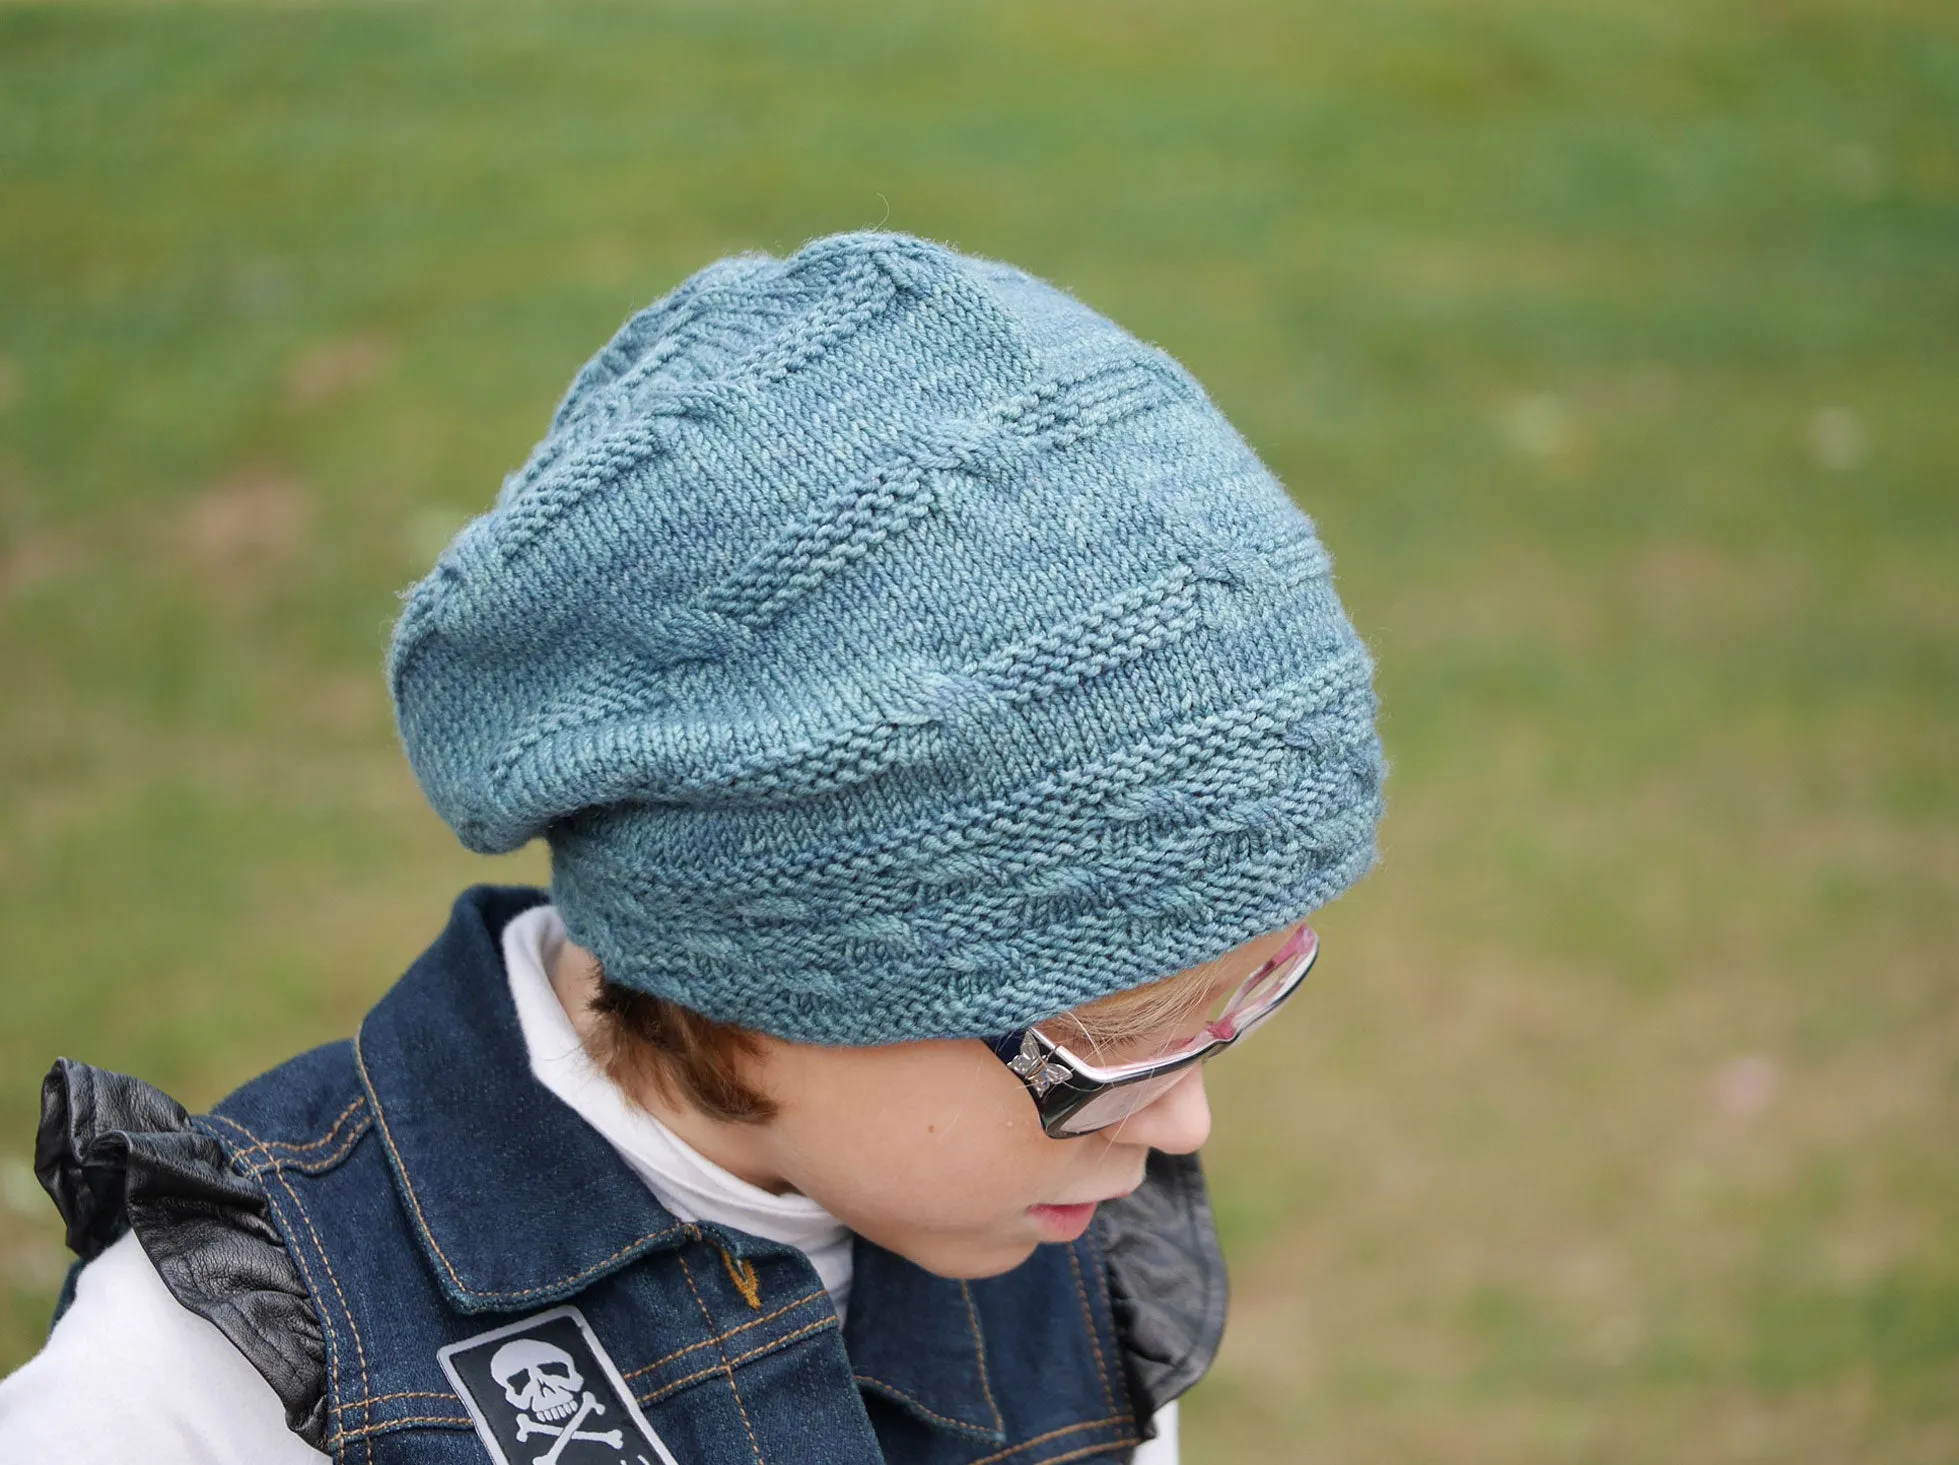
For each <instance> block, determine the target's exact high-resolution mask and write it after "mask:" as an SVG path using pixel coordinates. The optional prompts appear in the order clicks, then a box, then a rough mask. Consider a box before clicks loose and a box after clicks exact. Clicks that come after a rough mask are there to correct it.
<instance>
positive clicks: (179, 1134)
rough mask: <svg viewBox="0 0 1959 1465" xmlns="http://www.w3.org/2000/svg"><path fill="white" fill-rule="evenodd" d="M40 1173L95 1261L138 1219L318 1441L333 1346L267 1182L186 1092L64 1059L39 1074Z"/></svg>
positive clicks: (83, 1250)
mask: <svg viewBox="0 0 1959 1465" xmlns="http://www.w3.org/2000/svg"><path fill="white" fill-rule="evenodd" d="M34 1173H35V1174H36V1175H37V1176H38V1177H39V1178H40V1181H41V1184H42V1186H43V1187H45V1188H46V1190H47V1192H48V1194H49V1195H50V1196H52V1197H53V1198H54V1203H55V1206H56V1208H57V1209H58V1210H59V1211H60V1212H61V1218H62V1220H63V1221H65V1222H66V1223H67V1227H68V1245H69V1247H70V1248H71V1249H72V1250H73V1251H74V1252H75V1254H76V1255H77V1256H79V1257H80V1258H81V1259H82V1260H83V1261H84V1262H89V1261H93V1260H94V1259H95V1258H96V1257H97V1256H100V1255H101V1254H102V1252H103V1251H104V1250H105V1249H107V1248H108V1246H109V1245H110V1244H111V1243H113V1242H114V1241H116V1240H117V1239H119V1238H120V1237H121V1236H122V1234H123V1233H124V1232H125V1231H131V1230H133V1231H134V1232H135V1233H136V1239H137V1240H138V1241H139V1242H141V1243H142V1246H143V1250H144V1252H145V1253H146V1254H147V1255H148V1256H149V1259H150V1262H151V1264H152V1265H153V1266H155V1268H156V1270H157V1274H158V1275H159V1276H160V1277H162V1278H163V1283H164V1285H165V1286H166V1287H168V1288H169V1289H170V1292H171V1294H172V1295H173V1296H174V1297H175V1298H176V1299H177V1300H178V1301H179V1302H181V1303H182V1304H183V1305H184V1306H185V1307H187V1308H189V1309H190V1310H191V1311H192V1312H194V1313H196V1314H197V1315H198V1316H199V1317H202V1318H206V1319H208V1320H209V1321H210V1322H211V1323H213V1324H214V1325H215V1326H216V1327H217V1329H218V1331H219V1332H221V1333H223V1334H224V1335H225V1337H226V1338H228V1339H230V1340H231V1342H232V1344H233V1346H235V1347H236V1348H237V1349H238V1351H239V1352H240V1353H242V1354H244V1355H245V1357H246V1359H247V1360H248V1361H249V1362H250V1363H251V1365H252V1367H253V1368H255V1369H257V1370H258V1372H259V1373H260V1374H261V1375H262V1376H263V1377H264V1379H265V1381H266V1382H267V1383H268V1384H270V1385H271V1386H272V1389H273V1391H274V1392H275V1393H276V1394H278V1396H279V1400H280V1402H281V1403H282V1404H284V1405H285V1410H286V1423H287V1424H288V1425H289V1426H290V1427H291V1428H292V1431H293V1433H295V1434H297V1435H298V1436H299V1437H300V1438H301V1439H303V1440H305V1441H306V1443H307V1444H309V1445H311V1446H313V1448H314V1449H316V1450H317V1449H323V1448H324V1445H323V1442H324V1441H325V1439H326V1414H327V1405H326V1349H325V1342H324V1339H323V1337H322V1335H321V1332H320V1323H319V1318H318V1316H317V1315H316V1314H315V1313H314V1311H313V1304H312V1301H311V1299H310V1298H309V1297H308V1295H307V1291H306V1285H305V1283H304V1282H303V1281H302V1280H301V1279H300V1275H299V1269H298V1268H297V1267H296V1266H295V1265H294V1264H293V1259H292V1256H291V1254H290V1253H289V1252H288V1251H287V1250H286V1248H285V1244H284V1243H283V1241H281V1239H280V1236H279V1232H278V1230H277V1228H276V1227H275V1226H274V1225H273V1224H272V1221H271V1219H270V1217H269V1216H268V1214H267V1206H266V1201H265V1196H264V1194H263V1193H262V1192H261V1191H260V1190H259V1188H258V1186H257V1184H256V1183H255V1182H253V1181H252V1180H250V1179H248V1178H246V1177H245V1176H242V1175H240V1174H238V1173H237V1172H236V1171H234V1170H233V1169H232V1168H231V1161H230V1157H229V1156H228V1155H227V1154H226V1152H225V1149H224V1146H222V1145H220V1144H219V1143H218V1142H217V1141H216V1140H215V1139H213V1138H212V1137H211V1136H209V1135H207V1134H204V1133H203V1132H201V1131H200V1130H198V1129H196V1128H194V1127H193V1126H192V1125H191V1122H190V1116H189V1115H188V1114H187V1113H185V1111H184V1107H183V1105H181V1104H179V1103H178V1102H177V1101H176V1100H175V1099H173V1098H171V1097H170V1096H169V1095H168V1094H166V1093H164V1092H163V1091H162V1090H161V1089H158V1088H154V1087H152V1086H151V1085H149V1084H146V1083H144V1082H143V1081H142V1080H140V1079H134V1078H130V1077H129V1076H128V1075H126V1074H120V1073H111V1072H109V1071H108V1070H107V1069H102V1068H91V1067H90V1066H89V1065H88V1064H86V1063H76V1062H74V1061H73V1060H72V1059H67V1058H60V1059H56V1060H55V1064H54V1067H53V1068H52V1069H50V1070H49V1072H48V1076H47V1078H46V1080H45V1081H44V1082H43V1083H42V1085H41V1128H40V1133H39V1135H38V1136H37V1137H36V1139H35V1143H34Z"/></svg>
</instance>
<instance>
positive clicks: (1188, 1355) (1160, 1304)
mask: <svg viewBox="0 0 1959 1465" xmlns="http://www.w3.org/2000/svg"><path fill="white" fill-rule="evenodd" d="M1096 1225H1097V1226H1098V1227H1099V1228H1100V1231H1099V1234H1100V1237H1101V1240H1102V1248H1103V1250H1104V1251H1105V1252H1106V1253H1107V1255H1108V1258H1109V1295H1110V1300H1111V1302H1112V1303H1113V1305H1114V1309H1115V1324H1116V1334H1117V1336H1118V1337H1119V1338H1120V1339H1121V1340H1122V1363H1123V1372H1124V1376H1125V1377H1126V1378H1127V1380H1128V1382H1129V1393H1130V1396H1131V1398H1133V1399H1134V1400H1135V1401H1136V1407H1137V1413H1138V1415H1139V1416H1140V1418H1139V1421H1138V1422H1139V1423H1140V1424H1141V1425H1142V1427H1143V1428H1144V1429H1145V1430H1148V1428H1149V1420H1150V1416H1152V1415H1153V1414H1155V1413H1156V1411H1157V1410H1159V1409H1161V1408H1162V1407H1163V1406H1164V1405H1165V1404H1168V1403H1169V1402H1170V1401H1171V1400H1172V1399H1174V1398H1176V1397H1177V1396H1178V1395H1179V1394H1181V1393H1183V1392H1184V1391H1185V1390H1186V1389H1188V1388H1189V1387H1190V1386H1191V1385H1192V1384H1194V1383H1196V1382H1197V1381H1198V1380H1199V1379H1201V1378H1202V1377H1204V1373H1205V1370H1207V1369H1208V1368H1210V1366H1211V1360H1212V1359H1213V1358H1215V1357H1216V1356H1217V1351H1218V1343H1219V1341H1220V1340H1221V1339H1222V1338H1223V1337H1224V1313H1225V1302H1226V1296H1227V1291H1228V1289H1227V1285H1226V1279H1225V1269H1224V1253H1223V1251H1222V1250H1221V1249H1220V1248H1219V1246H1218V1233H1217V1226H1216V1224H1215V1223H1214V1222H1213V1220H1212V1218H1211V1201H1210V1197H1209V1196H1208V1195H1207V1194H1206V1192H1205V1189H1204V1171H1203V1168H1202V1167H1201V1166H1200V1165H1199V1164H1198V1161H1197V1156H1195V1155H1166V1154H1164V1153H1162V1152H1161V1151H1158V1150H1152V1151H1150V1158H1149V1168H1148V1170H1147V1171H1146V1172H1145V1175H1144V1178H1143V1183H1142V1185H1141V1186H1139V1187H1138V1188H1137V1189H1136V1191H1135V1192H1134V1193H1133V1194H1131V1195H1127V1196H1124V1197H1123V1198H1122V1199H1121V1200H1118V1201H1110V1202H1109V1203H1108V1204H1106V1205H1104V1206H1103V1207H1102V1209H1101V1210H1100V1212H1098V1213H1097V1216H1096Z"/></svg>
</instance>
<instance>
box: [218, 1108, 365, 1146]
mask: <svg viewBox="0 0 1959 1465" xmlns="http://www.w3.org/2000/svg"><path fill="white" fill-rule="evenodd" d="M366 1102H367V1096H366V1095H365V1094H361V1095H357V1096H356V1097H355V1099H354V1102H353V1103H351V1104H349V1105H348V1106H347V1107H346V1108H344V1109H342V1110H341V1111H340V1114H339V1116H338V1117H337V1118H336V1119H335V1120H334V1121H333V1123H332V1124H330V1125H328V1126H327V1132H326V1133H325V1134H323V1135H321V1136H320V1137H319V1138H318V1139H315V1140H307V1141H305V1142H303V1143H302V1142H300V1141H297V1140H283V1139H256V1136H255V1137H254V1138H255V1140H256V1142H255V1143H254V1144H252V1145H250V1146H249V1147H247V1148H246V1149H243V1150H240V1151H239V1152H238V1154H237V1155H236V1156H235V1157H234V1158H237V1159H241V1160H242V1159H243V1158H244V1157H245V1156H246V1155H264V1156H265V1157H266V1158H267V1159H270V1158H271V1157H272V1151H274V1150H292V1151H295V1152H304V1151H306V1150H317V1149H319V1148H320V1147H321V1146H322V1145H326V1144H331V1143H332V1142H333V1137H334V1136H335V1135H336V1134H338V1133H339V1132H340V1126H341V1125H343V1124H345V1123H346V1122H347V1119H348V1116H349V1115H351V1114H352V1113H353V1112H354V1111H355V1110H356V1109H358V1108H360V1106H361V1105H362V1104H365V1103H366ZM210 1117H211V1118H213V1119H218V1118H222V1117H223V1116H222V1115H217V1114H213V1115H211V1116H210ZM227 1122H230V1121H227ZM237 1127H238V1128H239V1129H240V1130H242V1131H244V1132H245V1133H250V1131H249V1130H245V1127H244V1126H243V1125H242V1124H241V1125H238V1126H237Z"/></svg>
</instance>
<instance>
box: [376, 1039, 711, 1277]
mask: <svg viewBox="0 0 1959 1465" xmlns="http://www.w3.org/2000/svg"><path fill="white" fill-rule="evenodd" d="M354 1067H355V1068H357V1069H359V1070H360V1076H361V1082H362V1083H363V1084H365V1085H366V1086H367V1092H368V1097H369V1098H370V1099H372V1101H373V1104H374V1123H375V1125H376V1126H377V1127H378V1128H379V1129H380V1131H381V1142H382V1143H383V1144H385V1145H386V1146H387V1147H388V1153H389V1154H390V1155H392V1156H394V1161H395V1168H396V1170H397V1172H398V1173H399V1174H400V1176H401V1188H402V1190H403V1191H404V1192H405V1193H406V1194H407V1196H408V1206H409V1209H410V1210H412V1211H414V1213H415V1229H416V1230H418V1231H420V1232H421V1233H422V1239H423V1240H424V1241H426V1242H427V1243H428V1248H429V1250H430V1251H431V1252H432V1253H434V1255H435V1259H436V1260H437V1261H439V1262H441V1263H442V1270H443V1271H445V1272H447V1273H448V1274H449V1280H450V1281H451V1282H453V1283H455V1284H456V1290H457V1291H458V1292H460V1293H462V1294H463V1295H464V1296H466V1297H497V1298H502V1299H504V1300H506V1301H513V1302H514V1301H517V1300H518V1299H520V1298H525V1297H535V1296H536V1295H537V1294H538V1293H540V1292H557V1291H559V1290H560V1289H562V1288H565V1287H570V1286H573V1285H574V1284H576V1283H578V1282H582V1281H584V1280H585V1278H587V1277H590V1276H593V1275H595V1274H596V1273H599V1272H603V1271H604V1270H605V1269H606V1268H608V1267H610V1266H611V1265H612V1264H613V1263H614V1262H616V1261H618V1260H619V1259H620V1258H621V1257H623V1256H630V1255H631V1254H632V1253H633V1252H634V1251H636V1250H638V1249H639V1248H640V1247H642V1246H644V1245H646V1243H647V1242H649V1241H658V1240H659V1239H660V1238H661V1237H663V1236H671V1235H673V1234H674V1232H676V1231H684V1230H686V1229H688V1228H687V1227H686V1226H684V1225H681V1224H679V1223H676V1224H674V1225H672V1226H668V1227H665V1228H663V1229H662V1230H659V1231H649V1232H647V1233H646V1234H645V1235H644V1236H641V1237H638V1238H637V1239H635V1240H632V1241H629V1242H627V1243H626V1244H625V1245H624V1246H622V1247H620V1248H619V1249H618V1250H617V1251H615V1252H613V1253H612V1255H611V1256H609V1257H606V1258H605V1259H604V1260H603V1261H597V1262H594V1263H592V1265H591V1266H589V1267H587V1268H585V1270H584V1271H582V1272H578V1273H576V1274H575V1275H573V1276H569V1277H560V1278H558V1280H557V1281H555V1282H547V1283H545V1284H543V1285H542V1286H538V1287H518V1288H515V1289H513V1290H511V1291H508V1292H484V1291H479V1290H478V1289H476V1288H474V1287H469V1286H465V1285H464V1283H463V1279H462V1278H461V1277H459V1276H457V1275H456V1268H455V1264H454V1263H453V1262H451V1261H450V1260H449V1254H448V1253H447V1252H445V1251H444V1250H443V1249H442V1246H441V1243H440V1242H438V1241H437V1240H436V1239H435V1233H434V1232H433V1231H431V1230H429V1222H428V1217H427V1216H425V1215H423V1214H422V1202H421V1198H420V1197H418V1196H417V1195H416V1194H415V1182H414V1181H412V1180H410V1179H409V1178H408V1162H407V1161H406V1160H404V1159H402V1157H401V1150H400V1147H399V1146H397V1145H396V1144H395V1137H394V1132H393V1131H392V1130H390V1129H389V1128H388V1116H387V1115H386V1114H385V1113H383V1112H382V1109H381V1096H380V1095H379V1094H377V1093H375V1092H374V1080H373V1078H372V1077H371V1076H370V1075H369V1074H368V1071H367V1060H366V1059H364V1058H362V1057H361V1043H360V1036H359V1034H356V1035H355V1037H354Z"/></svg>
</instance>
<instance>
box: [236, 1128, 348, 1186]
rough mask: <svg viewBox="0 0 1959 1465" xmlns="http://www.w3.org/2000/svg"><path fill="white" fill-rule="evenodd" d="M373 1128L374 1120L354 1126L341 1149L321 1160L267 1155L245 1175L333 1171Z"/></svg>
mask: <svg viewBox="0 0 1959 1465" xmlns="http://www.w3.org/2000/svg"><path fill="white" fill-rule="evenodd" d="M373 1127H374V1124H373V1121H372V1120H362V1121H361V1122H360V1123H359V1124H357V1125H355V1126H354V1130H353V1132H352V1133H351V1134H349V1135H348V1136H347V1138H346V1140H345V1141H344V1142H343V1143H342V1144H341V1146H340V1148H339V1149H337V1150H335V1151H334V1152H333V1153H332V1154H330V1155H323V1156H321V1157H320V1158H319V1159H316V1160H288V1159H284V1158H282V1157H280V1156H278V1155H267V1156H266V1157H265V1159H264V1160H263V1161H262V1162H259V1163H254V1164H250V1165H247V1166H245V1167H244V1173H245V1174H247V1175H250V1176H252V1177H254V1178H257V1177H258V1176H261V1175H264V1174H266V1173H267V1172H268V1171H272V1170H297V1171H299V1173H300V1174H302V1175H318V1174H320V1173H321V1172H323V1171H326V1170H331V1169H332V1168H333V1167H334V1166H335V1165H338V1164H339V1163H340V1162H341V1161H342V1160H343V1159H345V1158H346V1157H347V1152H348V1151H349V1150H351V1149H352V1148H353V1147H354V1146H355V1145H357V1144H359V1143H360V1142H361V1141H362V1140H363V1139H365V1138H367V1133H368V1131H369V1130H371V1129H372V1128H373Z"/></svg>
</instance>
